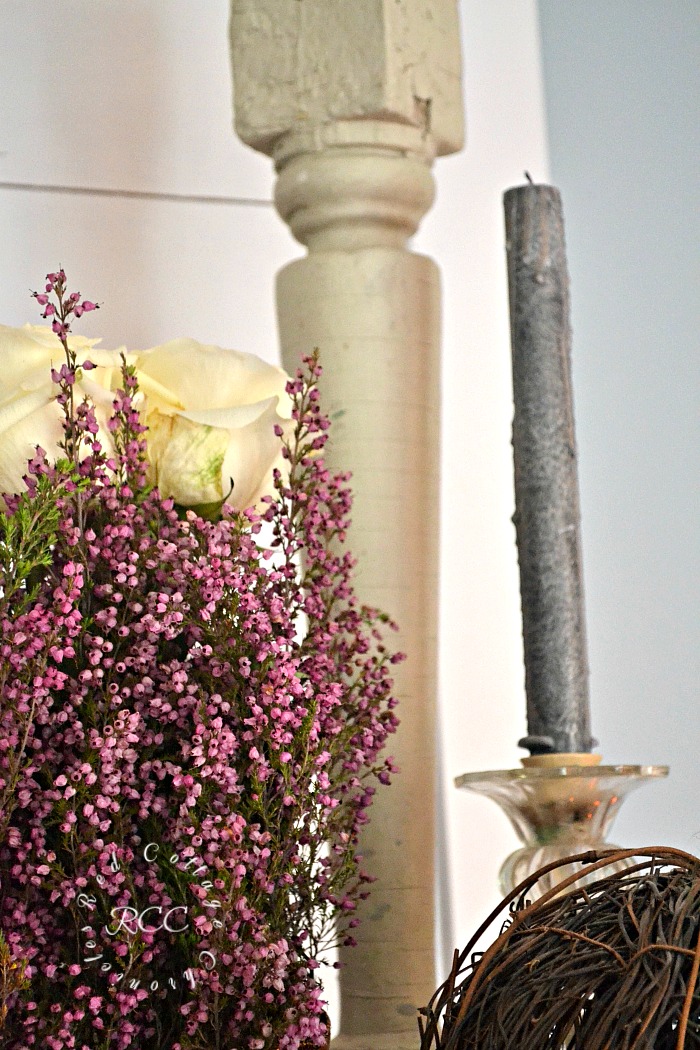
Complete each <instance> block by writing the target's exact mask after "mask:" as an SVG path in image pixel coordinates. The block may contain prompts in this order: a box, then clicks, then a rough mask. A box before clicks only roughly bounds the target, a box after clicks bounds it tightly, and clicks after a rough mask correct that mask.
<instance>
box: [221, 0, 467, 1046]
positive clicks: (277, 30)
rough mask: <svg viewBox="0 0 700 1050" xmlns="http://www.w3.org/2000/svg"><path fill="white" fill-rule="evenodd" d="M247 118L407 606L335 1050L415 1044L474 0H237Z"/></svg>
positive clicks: (370, 536) (334, 457)
mask: <svg viewBox="0 0 700 1050" xmlns="http://www.w3.org/2000/svg"><path fill="white" fill-rule="evenodd" d="M231 48H232V60H233V70H234V101H235V113H236V129H237V132H238V134H239V135H240V137H241V138H242V139H243V141H245V142H247V143H248V144H249V145H251V146H253V147H254V148H256V149H259V150H262V151H263V152H266V153H268V154H270V155H271V156H272V157H273V159H274V161H275V166H276V170H277V173H278V181H277V187H276V204H277V208H278V210H279V213H280V215H281V216H282V218H283V219H284V220H285V222H287V223H288V224H289V226H290V228H291V230H292V232H293V233H294V235H295V237H296V238H297V239H298V240H299V241H300V242H301V243H302V244H305V245H306V246H307V247H308V255H307V256H306V257H305V258H303V259H301V260H298V261H296V262H293V263H292V264H290V265H289V266H287V267H285V269H284V270H282V272H281V273H280V274H279V277H278V284H277V306H278V318H279V329H280V339H281V344H282V355H283V360H284V364H285V367H286V368H287V369H288V370H289V371H293V370H294V369H295V368H296V367H297V365H298V361H299V358H300V356H301V355H302V354H304V353H308V352H309V351H310V350H311V349H312V348H313V347H314V346H318V347H319V348H320V351H321V362H322V365H323V367H324V370H325V374H324V378H323V390H322V392H323V397H324V402H325V406H326V408H327V409H328V410H329V411H330V413H331V415H332V416H336V419H335V422H334V427H333V435H332V442H331V445H330V446H329V456H328V459H329V460H330V461H331V465H332V466H333V467H337V468H342V469H350V470H352V472H353V488H354V492H355V506H354V515H353V530H352V535H351V537H350V542H351V544H352V547H353V550H354V552H355V553H356V554H357V556H358V558H359V566H358V575H357V586H358V591H359V593H360V594H361V596H362V598H363V599H364V600H365V601H368V602H370V603H372V604H376V605H378V606H380V607H382V608H384V609H386V610H387V611H388V612H390V613H391V615H392V616H393V617H395V618H396V619H397V620H398V622H399V624H400V626H401V632H400V635H399V637H398V639H397V645H398V647H399V648H401V649H403V650H404V651H405V652H406V653H407V654H408V659H407V660H406V662H405V663H403V664H401V665H399V666H398V667H397V669H396V670H397V673H396V688H397V694H398V696H399V698H400V708H399V716H400V718H401V728H400V731H399V733H398V734H397V736H396V737H395V738H394V739H393V740H392V742H391V751H392V752H393V754H394V755H395V757H396V758H397V760H398V762H399V765H400V766H401V770H402V772H401V774H400V776H397V777H396V778H395V781H394V783H393V784H392V786H391V787H389V788H386V789H383V790H382V789H380V790H379V791H378V793H377V798H376V801H375V804H374V806H373V807H372V810H371V824H370V826H369V827H368V829H367V831H366V834H365V835H364V839H363V843H362V845H363V853H364V855H365V857H366V862H367V864H366V866H367V867H368V868H369V870H371V871H372V872H373V873H374V874H376V875H377V877H378V881H377V882H376V883H375V885H374V887H373V892H372V896H371V899H370V900H369V901H368V903H367V906H366V908H365V910H364V915H363V916H362V917H363V924H362V926H361V928H360V930H359V933H358V941H359V946H358V947H357V948H355V949H352V950H350V951H348V952H347V953H346V954H345V956H344V959H343V961H344V963H345V964H346V965H345V968H344V970H343V971H342V972H341V1000H342V1005H341V1032H340V1035H339V1036H338V1037H337V1038H336V1039H335V1041H334V1046H335V1048H336V1050H409V1048H413V1047H415V1043H416V1031H417V1028H416V1008H417V1007H418V1006H421V1005H424V1004H425V1003H426V1002H427V1000H428V998H429V996H430V995H431V993H432V991H433V990H434V986H435V974H434V889H433V883H434V859H433V854H434V805H435V804H434V799H435V755H434V752H435V725H434V715H435V685H436V634H437V582H438V581H437V570H438V549H437V544H438V533H439V515H438V480H439V479H438V467H439V430H440V406H439V388H440V344H439V339H440V336H439V333H440V289H439V274H438V269H437V266H436V265H435V263H434V262H432V260H430V259H428V258H425V257H423V256H420V255H416V254H413V253H411V252H410V251H409V250H408V249H407V247H406V242H407V240H408V238H409V237H410V236H411V235H412V234H413V233H414V232H415V230H416V229H417V227H418V224H419V223H420V221H421V218H422V217H423V215H424V214H425V212H426V211H427V210H428V209H429V207H430V205H431V203H432V200H433V193H434V186H433V178H432V175H431V170H430V168H431V164H432V161H433V159H434V157H435V155H436V154H445V153H451V152H454V151H456V150H458V149H459V148H460V147H461V145H462V135H463V126H462V103H461V90H460V55H459V34H458V25H457V15H456V5H455V0H352V3H347V2H346V3H338V2H337V0H303V2H299V0H283V2H280V0H232V8H231Z"/></svg>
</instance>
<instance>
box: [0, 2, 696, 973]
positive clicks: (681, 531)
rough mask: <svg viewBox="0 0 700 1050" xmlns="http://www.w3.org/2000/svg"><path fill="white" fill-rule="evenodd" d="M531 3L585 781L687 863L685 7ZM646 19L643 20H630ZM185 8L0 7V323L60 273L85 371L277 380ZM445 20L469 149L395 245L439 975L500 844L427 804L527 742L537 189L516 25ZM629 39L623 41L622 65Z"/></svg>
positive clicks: (198, 22)
mask: <svg viewBox="0 0 700 1050" xmlns="http://www.w3.org/2000/svg"><path fill="white" fill-rule="evenodd" d="M674 4H675V7H674ZM541 6H542V15H543V19H544V29H545V44H546V48H545V69H546V71H547V75H548V97H549V108H548V112H549V119H550V126H551V133H552V156H553V158H554V163H555V174H556V175H557V177H559V175H560V174H561V185H562V189H563V192H564V203H565V213H566V217H567V230H568V240H569V248H570V269H571V272H572V282H573V305H574V328H575V332H574V362H575V384H576V402H577V417H578V427H579V445H580V453H581V463H582V488H583V518H584V522H583V526H584V529H583V541H584V565H585V572H586V581H587V590H588V614H589V625H590V627H589V630H590V635H591V663H592V672H593V679H592V686H593V704H594V709H593V719H594V730H595V732H596V733H597V735H598V736H599V738H600V739H601V742H602V748H603V751H604V752H605V754H606V757H608V758H610V759H611V760H614V761H632V762H635V761H644V762H652V761H666V760H668V761H670V762H671V763H672V765H673V766H674V769H675V770H676V774H675V776H674V778H673V779H672V780H671V781H670V782H669V783H668V784H667V785H664V786H663V787H658V786H657V787H654V788H650V789H648V794H647V795H646V796H644V795H642V794H641V793H640V794H639V795H637V796H632V799H631V800H630V801H629V802H628V803H627V804H626V805H627V807H628V810H627V813H624V811H623V815H622V817H621V818H620V821H619V828H620V836H619V837H620V839H621V840H622V841H624V842H625V843H626V844H633V843H638V844H641V842H642V840H649V839H656V840H663V841H666V842H670V843H672V844H676V845H681V846H684V847H686V848H688V847H689V848H691V849H692V848H693V846H694V843H696V842H697V840H696V839H694V838H693V836H694V835H696V834H697V833H698V832H699V831H700V820H699V819H698V818H697V816H696V807H695V806H694V803H693V798H694V789H697V773H696V772H695V768H694V767H695V764H694V761H693V759H694V751H695V745H696V741H697V738H698V736H697V730H698V714H697V712H698V709H699V708H698V705H697V703H694V701H696V700H697V689H698V686H697V683H698V681H699V680H700V675H699V674H698V670H700V669H699V668H698V664H697V653H698V645H697V641H698V637H697V628H698V616H697V611H698V610H697V594H698V588H697V547H698V544H697V524H698V522H697V512H698V501H697V477H698V470H697V467H698V463H697V455H698V454H697V403H698V402H697V356H696V355H693V353H692V349H693V348H694V345H695V341H696V332H697V328H698V326H697V313H696V310H697V307H696V304H695V301H694V300H691V299H690V296H689V293H688V291H687V290H686V291H685V292H684V291H681V289H682V288H687V284H688V279H689V276H690V275H691V274H692V273H693V272H694V271H693V267H694V266H697V255H696V254H695V253H694V252H693V250H692V249H691V248H690V236H691V234H690V232H689V231H690V229H691V228H692V221H693V216H692V214H691V208H692V205H693V201H692V199H691V194H690V193H689V192H688V191H687V190H686V189H685V188H684V187H685V186H686V185H687V184H688V183H689V180H690V179H691V178H692V172H690V171H687V172H686V175H685V179H686V180H687V182H684V179H683V175H682V174H681V172H682V171H683V170H684V169H683V163H685V164H686V165H687V164H688V162H689V160H690V157H691V150H690V145H689V143H690V142H691V141H692V135H693V133H695V132H694V129H695V125H694V124H692V125H691V124H690V123H689V121H690V117H688V124H687V126H686V123H685V120H686V118H685V116H684V115H685V114H686V113H687V114H690V110H691V107H692V98H693V96H692V93H690V92H688V90H687V88H688V84H687V83H686V80H684V79H683V78H684V76H685V74H684V73H682V71H681V70H682V69H686V66H681V64H680V63H677V62H676V57H677V56H679V55H680V54H681V52H682V53H683V55H685V56H686V57H687V54H688V50H689V48H690V46H691V45H690V44H689V39H691V38H690V37H689V36H688V33H689V32H690V29H691V21H692V16H693V14H696V10H697V9H696V7H695V0H688V2H687V3H684V2H683V0H674V2H673V3H671V5H670V8H671V9H673V10H674V11H676V12H677V13H678V18H669V19H668V22H667V23H666V22H663V23H661V27H662V28H663V29H664V33H659V32H658V31H657V24H656V23H650V22H649V21H648V15H647V14H646V13H642V12H640V9H639V5H638V3H637V0H619V3H618V4H617V5H612V6H613V7H616V9H618V10H619V9H620V8H622V9H624V11H625V12H626V15H627V17H628V18H629V22H622V21H621V20H620V19H617V18H616V16H615V15H614V14H608V15H607V16H606V17H607V19H608V20H607V21H606V19H605V18H603V14H604V11H607V10H608V8H609V7H610V6H611V5H608V4H606V3H604V0H596V3H593V4H592V5H591V4H589V3H588V0H567V4H566V5H563V4H561V3H557V2H555V0H541ZM662 8H663V9H664V10H667V9H668V8H667V7H666V6H665V4H664V0H649V3H648V4H647V5H646V6H645V8H644V12H649V11H651V10H654V11H655V12H657V14H658V11H660V10H661V9H662ZM691 8H693V10H692V11H691ZM633 9H634V20H633V19H632V11H633ZM202 10H203V5H202V2H201V0H168V3H167V4H163V3H162V0H132V2H130V3H129V4H121V3H120V4H117V3H115V2H112V3H109V2H103V3H100V4H99V5H97V6H96V5H95V3H94V0H64V2H63V3H61V4H56V5H47V4H46V3H45V2H44V0H21V2H20V0H0V18H1V19H2V25H3V35H2V40H1V41H0V97H1V98H2V99H3V102H4V105H3V113H2V122H1V123H0V245H2V256H0V274H1V277H2V280H1V281H0V320H2V321H3V322H4V323H8V324H22V323H24V322H25V321H26V320H35V313H34V310H33V306H34V304H33V303H32V301H31V300H30V299H29V296H28V289H29V288H34V287H37V286H38V285H39V283H40V282H41V279H42V276H43V274H44V273H45V272H46V271H47V270H49V269H54V268H56V266H58V265H63V266H64V267H65V269H66V270H67V272H68V274H69V278H70V280H71V283H72V284H73V285H77V287H79V288H80V290H81V291H82V292H83V294H85V295H90V296H91V297H96V298H97V299H99V300H100V301H101V302H103V303H104V306H103V308H102V309H101V311H100V312H99V314H96V315H90V317H88V318H86V323H85V325H84V326H83V329H82V330H83V331H84V332H85V333H86V334H94V335H102V336H103V339H104V345H106V346H116V345H119V344H121V343H126V344H127V345H129V346H132V347H143V346H146V345H151V344H153V343H156V342H162V341H165V340H166V339H169V338H171V337H173V336H175V335H191V336H194V337H196V338H199V339H200V340H202V341H212V342H219V343H221V344H223V345H232V346H237V347H239V348H241V349H245V350H250V351H253V352H255V353H258V354H260V355H261V356H263V357H264V358H266V359H267V360H271V361H272V360H276V359H277V346H276V331H275V320H274V303H273V291H274V283H273V277H274V273H275V272H276V271H277V270H278V269H279V268H280V267H281V266H282V265H283V264H284V263H285V262H287V261H288V260H289V259H291V258H293V257H294V256H296V255H300V254H301V248H300V247H299V246H298V245H296V244H295V243H294V242H293V240H292V238H291V236H290V235H289V234H288V233H287V231H286V229H285V227H284V226H283V224H282V222H281V221H280V220H279V219H278V218H277V216H276V214H275V212H274V210H273V208H272V205H271V204H270V203H269V201H270V196H271V186H272V173H271V171H270V164H269V161H268V160H267V159H266V158H263V157H258V156H256V155H254V154H253V153H252V152H251V151H249V150H247V149H246V148H245V147H243V146H242V145H240V144H239V143H238V142H237V141H236V140H235V138H234V136H233V134H232V132H231V112H230V86H229V70H228V53H227V34H226V25H227V17H228V12H227V0H208V2H207V4H206V14H207V17H206V18H203V17H202ZM589 12H590V13H589ZM569 14H571V16H572V17H571V19H570V18H569ZM462 15H463V36H464V67H465V69H464V84H465V98H466V104H467V123H468V145H467V150H466V152H465V153H463V154H461V155H459V156H458V157H454V158H449V159H445V160H441V161H439V162H438V163H437V165H436V175H437V181H438V200H437V203H436V205H435V207H434V209H433V211H432V212H431V213H430V214H429V216H428V217H427V218H426V220H425V221H424V224H423V227H422V230H421V232H420V233H419V235H418V237H417V238H416V241H415V246H416V248H417V249H418V250H420V251H424V252H427V253H429V254H431V255H433V257H435V258H436V259H437V260H438V262H439V263H440V265H441V267H442V270H443V278H444V358H443V393H444V407H443V446H444V447H443V490H442V514H443V518H442V529H441V539H442V544H443V578H442V585H441V616H442V625H441V632H440V680H441V704H442V714H441V717H442V736H441V740H442V772H441V780H442V798H443V826H444V833H443V853H442V883H443V889H444V895H443V896H444V899H443V919H444V921H443V935H444V936H443V940H444V944H443V951H442V955H441V958H442V960H443V967H444V968H446V966H447V960H448V959H449V957H450V955H451V950H452V947H453V946H454V945H461V944H463V943H464V941H465V940H466V938H467V936H468V934H469V933H470V931H471V929H472V927H473V926H474V925H475V923H476V922H477V920H479V919H480V918H481V917H483V915H484V913H485V911H486V910H487V908H489V907H490V906H492V905H493V904H495V903H496V901H497V899H498V895H497V890H496V884H495V880H496V872H497V869H498V866H499V864H500V862H501V860H502V859H503V857H504V855H505V854H506V853H507V852H508V851H509V850H510V849H512V848H513V847H514V846H515V839H514V835H513V832H512V831H511V829H510V828H509V826H508V824H507V822H506V820H505V818H504V817H502V815H501V814H500V813H499V811H498V810H497V809H496V808H495V806H493V804H492V803H489V802H487V801H486V800H483V799H479V798H476V797H474V798H471V797H469V796H468V795H466V794H458V793H457V792H456V791H455V790H454V789H453V787H452V778H453V777H454V776H455V775H457V774H459V773H461V772H465V771H466V770H470V769H489V768H504V767H508V766H511V765H514V764H517V762H518V759H519V755H520V752H519V751H518V749H517V747H516V741H517V739H518V738H519V737H520V736H521V735H522V734H523V732H524V729H525V715H524V711H525V704H524V698H523V685H522V668H521V659H522V658H521V647H520V639H519V599H518V584H517V567H516V558H515V548H514V534H513V529H512V526H511V524H510V515H511V513H512V481H511V460H510V444H509V442H510V420H511V414H512V413H511V405H510V373H509V368H510V364H509V348H508V314H507V298H506V280H505V264H504V249H503V233H502V217H501V201H500V198H501V194H502V192H503V190H504V189H506V188H507V187H508V186H510V185H513V184H516V183H518V182H520V181H521V180H522V173H523V170H524V169H528V170H529V171H530V172H531V173H532V175H533V177H534V178H536V179H539V180H542V181H545V180H546V179H547V178H548V163H547V146H546V134H545V107H544V96H543V85H542V80H541V71H540V59H539V43H538V34H537V9H536V5H535V0H489V2H488V3H486V4H485V3H483V0H462ZM598 15H600V16H601V21H600V22H598V20H597V19H598ZM681 16H683V17H681ZM621 17H622V16H621ZM683 18H685V22H683ZM611 19H612V20H613V21H612V22H611V21H610V20H611ZM632 21H634V22H635V26H636V29H635V32H640V31H641V30H640V28H639V27H640V26H642V27H646V29H647V30H648V34H647V35H646V36H645V37H644V47H645V48H646V51H642V53H641V54H640V53H639V50H638V46H637V44H636V43H635V40H638V37H635V36H634V33H632V28H631V27H632ZM584 30H585V31H584ZM630 33H632V35H630ZM611 34H612V37H611ZM615 34H617V36H616V35H615ZM695 39H696V40H697V38H695ZM624 41H627V46H626V47H622V54H623V61H622V65H621V66H620V68H619V69H618V68H617V67H616V65H615V63H616V62H617V58H616V57H614V56H617V55H618V54H619V53H620V45H621V44H622V43H623V42H624ZM586 49H588V50H586ZM642 55H644V56H646V57H644V58H642ZM587 56H588V57H587ZM642 62H643V65H642ZM625 63H626V64H625ZM628 73H634V75H635V76H636V80H635V81H634V86H633V87H631V88H630V87H629V81H628V80H626V77H627V76H628ZM695 97H697V93H696V96H695ZM661 100H663V101H661ZM652 102H653V103H654V105H655V107H656V108H653V109H652V111H651V113H652V117H653V119H651V118H650V119H645V116H644V115H645V114H648V113H649V105H650V104H651V103H652ZM635 107H638V109H635ZM632 113H638V116H637V117H635V118H634V119H632V117H631V116H630V114H632ZM622 114H624V115H627V116H628V117H629V119H623V115H622ZM696 155H697V149H696V150H695V154H693V156H696ZM610 158H613V159H614V163H613V159H610ZM625 165H627V166H625ZM587 175H590V177H589V178H587ZM10 183H12V184H21V185H22V186H23V187H24V188H9V186H8V184H10ZM55 187H68V188H71V192H66V191H65V190H56V189H53V188H55ZM658 187H662V188H663V189H664V192H665V193H666V195H667V196H666V203H665V204H664V206H663V207H662V208H661V211H660V212H659V205H658V196H657V189H658ZM80 188H82V190H106V191H108V192H107V193H105V194H104V195H97V194H95V193H90V192H82V191H80V192H73V191H77V190H80ZM671 191H674V194H675V195H671V197H669V196H668V194H669V193H670V192H671ZM131 192H135V193H137V194H151V195H152V196H130V195H129V194H130V193H131ZM170 195H173V196H170ZM178 195H179V196H178ZM212 197H215V198H224V199H223V200H218V201H212V200H210V199H204V198H212ZM250 200H255V201H258V202H260V201H262V202H267V203H256V204H253V203H250ZM246 201H248V203H246ZM671 201H672V202H673V203H671ZM603 205H604V206H603ZM659 213H660V214H661V215H662V216H663V218H662V219H661V220H659V219H654V216H658V215H659ZM695 221H697V216H695ZM613 237H614V238H615V246H614V247H613ZM664 237H666V238H669V237H670V238H672V241H670V242H669V241H668V240H664ZM662 243H663V244H666V245H667V246H666V247H665V248H663V249H661V248H660V245H661V244H662ZM616 282H622V283H616ZM691 329H692V331H693V335H692V336H690V335H689V332H690V331H691ZM645 340H650V341H645ZM691 342H692V346H691ZM662 355H663V356H662ZM0 367H1V365H0ZM693 391H694V393H693ZM417 817H419V814H417Z"/></svg>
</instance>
